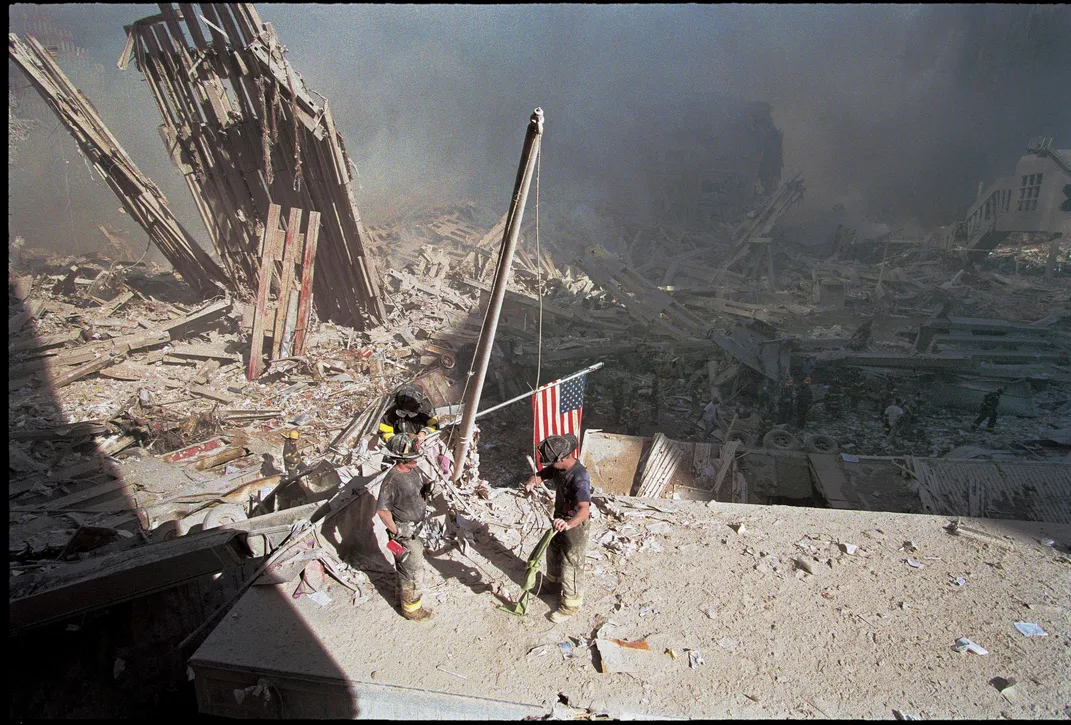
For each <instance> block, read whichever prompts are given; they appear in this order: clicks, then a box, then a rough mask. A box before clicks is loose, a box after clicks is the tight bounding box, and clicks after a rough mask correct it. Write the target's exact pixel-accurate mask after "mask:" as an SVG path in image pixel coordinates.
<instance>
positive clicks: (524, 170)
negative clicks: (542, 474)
mask: <svg viewBox="0 0 1071 725" xmlns="http://www.w3.org/2000/svg"><path fill="white" fill-rule="evenodd" d="M542 138H543V109H542V108H537V109H535V111H533V112H532V117H531V118H530V119H529V120H528V133H527V134H525V137H524V150H523V151H521V164H520V168H518V169H517V182H516V184H514V186H513V198H512V199H511V200H510V205H509V214H508V215H507V216H506V227H505V229H504V230H503V233H502V251H501V252H500V253H499V255H498V271H497V272H496V273H495V283H494V285H493V286H492V287H491V299H490V301H489V302H488V303H487V315H486V317H484V320H483V328H482V329H481V330H480V341H479V343H478V344H477V345H476V354H475V355H474V356H473V358H472V365H473V367H472V369H471V370H470V371H469V375H470V376H471V379H470V380H469V382H468V386H467V388H466V390H465V400H464V401H462V405H463V408H462V414H461V428H460V431H459V434H458V438H457V440H456V441H455V442H454V478H453V480H454V482H455V483H456V482H457V480H458V479H459V478H461V471H462V470H463V469H464V467H465V459H466V458H467V457H468V454H469V446H470V445H471V443H472V426H473V424H474V423H475V421H476V408H477V407H479V404H480V394H481V393H482V392H483V382H484V379H486V377H487V365H488V363H489V362H490V361H491V347H492V346H493V345H494V342H495V331H496V330H497V329H498V318H499V315H500V314H501V312H502V300H503V299H505V297H506V283H507V282H508V281H509V270H510V266H511V265H512V264H513V252H514V250H515V249H516V248H517V237H518V236H519V235H520V233H521V218H522V217H523V216H524V202H525V201H526V200H527V199H528V187H530V186H531V185H532V175H533V174H534V173H535V165H536V158H537V157H538V156H539V142H540V141H541V140H542Z"/></svg>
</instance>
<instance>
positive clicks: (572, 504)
mask: <svg viewBox="0 0 1071 725" xmlns="http://www.w3.org/2000/svg"><path fill="white" fill-rule="evenodd" d="M577 445H578V443H577V440H576V436H574V435H571V434H567V435H563V436H555V435H552V436H547V437H546V438H545V439H544V440H543V442H542V443H540V444H539V459H540V462H541V463H543V465H544V468H543V469H542V470H541V471H540V472H539V473H537V474H535V475H533V476H532V477H531V478H529V479H528V481H527V482H525V484H524V489H525V491H529V492H530V491H531V490H532V489H533V488H535V487H536V486H538V485H540V484H541V483H544V482H546V481H551V482H553V484H554V520H553V526H554V530H555V531H557V532H558V533H557V534H555V535H554V538H553V539H551V540H550V548H549V549H548V550H547V576H546V581H547V582H549V583H550V585H551V586H552V587H554V588H560V592H561V599H560V600H559V604H558V608H557V609H555V610H554V611H553V612H552V613H551V615H550V619H551V621H552V622H555V623H557V622H563V621H565V620H566V619H568V618H569V617H572V616H574V615H576V614H577V613H579V612H580V607H581V605H583V603H584V563H585V552H586V550H587V545H588V528H589V521H590V519H589V516H590V515H591V476H590V474H588V471H587V469H586V468H584V466H583V464H582V463H580V461H578V460H576V449H577Z"/></svg>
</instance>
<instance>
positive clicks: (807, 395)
mask: <svg viewBox="0 0 1071 725" xmlns="http://www.w3.org/2000/svg"><path fill="white" fill-rule="evenodd" d="M813 402H814V391H813V390H811V379H810V378H804V379H803V385H801V386H800V389H799V390H797V391H796V425H798V426H799V427H800V430H803V426H805V425H807V414H808V413H809V412H810V411H811V404H812V403H813Z"/></svg>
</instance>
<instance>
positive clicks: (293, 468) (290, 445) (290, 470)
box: [283, 430, 305, 476]
mask: <svg viewBox="0 0 1071 725" xmlns="http://www.w3.org/2000/svg"><path fill="white" fill-rule="evenodd" d="M298 437H299V435H298V432H297V431H296V430H291V431H287V432H286V434H285V435H284V437H283V466H284V467H285V468H286V475H287V476H294V475H297V473H298V471H299V470H300V469H301V465H302V464H303V463H304V462H305V460H304V457H303V456H302V455H301V453H300V452H299V451H298Z"/></svg>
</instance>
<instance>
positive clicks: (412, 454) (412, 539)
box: [376, 433, 432, 621]
mask: <svg viewBox="0 0 1071 725" xmlns="http://www.w3.org/2000/svg"><path fill="white" fill-rule="evenodd" d="M418 445H419V442H418V441H417V439H416V437H414V436H410V435H408V434H404V433H403V434H395V435H393V436H391V439H390V440H389V441H388V442H387V445H386V448H387V456H388V458H389V459H390V460H391V462H392V463H393V464H394V465H393V467H392V468H391V469H390V471H389V472H388V473H387V476H386V478H384V479H383V484H382V487H381V488H380V489H379V498H378V500H377V501H376V513H377V514H378V515H379V518H380V520H381V521H382V522H383V525H384V526H386V527H387V536H388V538H389V542H388V544H387V548H388V549H389V550H390V551H391V553H392V554H394V568H395V571H397V573H398V599H399V601H400V604H401V607H402V616H403V617H405V618H406V619H410V620H413V621H421V620H425V619H430V618H431V617H432V611H431V610H430V609H428V608H427V607H425V606H424V604H423V601H422V579H423V575H424V542H423V541H421V539H420V538H419V537H420V534H421V533H422V532H423V529H424V520H425V518H426V516H427V512H428V500H429V498H430V497H431V493H432V484H431V481H429V480H428V479H427V477H425V475H424V474H423V473H422V472H421V471H420V469H419V468H417V465H416V464H417V458H419V456H420V454H419V453H418V452H417V446H418Z"/></svg>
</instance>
